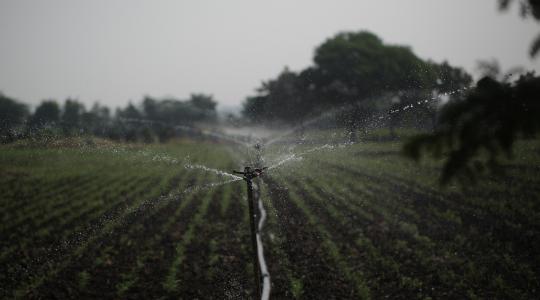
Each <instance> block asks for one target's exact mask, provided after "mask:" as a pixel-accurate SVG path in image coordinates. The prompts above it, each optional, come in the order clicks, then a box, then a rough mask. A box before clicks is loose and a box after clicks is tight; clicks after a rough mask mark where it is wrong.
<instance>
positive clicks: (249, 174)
mask: <svg viewBox="0 0 540 300" xmlns="http://www.w3.org/2000/svg"><path fill="white" fill-rule="evenodd" d="M266 169H267V168H266V167H264V168H254V169H252V168H251V167H244V172H240V171H233V173H235V174H240V175H243V176H242V177H243V178H244V180H245V181H246V184H247V194H248V207H249V225H250V227H251V246H252V247H253V274H254V275H255V288H256V293H257V296H258V298H260V296H261V277H262V276H261V271H260V267H259V260H258V258H257V232H258V229H257V227H256V226H255V224H256V223H255V219H256V215H255V209H254V206H253V182H252V180H253V178H257V177H259V176H261V175H262V174H263V172H264V170H266Z"/></svg>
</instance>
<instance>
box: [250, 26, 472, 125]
mask: <svg viewBox="0 0 540 300" xmlns="http://www.w3.org/2000/svg"><path fill="white" fill-rule="evenodd" d="M313 60H314V65H313V66H310V67H308V68H306V69H304V70H302V71H300V72H298V73H296V72H292V71H289V70H288V69H287V68H285V70H283V72H281V73H280V74H279V75H278V77H277V78H276V79H272V80H269V81H266V82H263V83H262V86H261V87H260V88H258V89H257V92H258V93H257V95H255V96H252V97H248V98H247V99H246V101H245V102H244V107H243V111H242V113H243V115H244V116H245V117H247V118H249V119H250V120H251V121H254V122H264V121H272V122H275V121H281V122H285V123H289V124H296V125H297V124H301V123H302V122H303V121H304V120H305V119H306V118H307V117H309V116H312V115H317V114H319V113H321V112H324V111H326V110H328V109H336V108H339V107H342V113H341V114H340V115H339V116H338V117H337V119H338V123H339V124H340V125H342V126H347V127H349V128H350V129H351V131H353V130H355V129H356V128H357V127H365V126H366V125H367V122H369V118H370V117H371V116H372V115H373V114H374V113H375V112H380V111H382V110H388V109H391V105H390V101H389V100H390V99H391V98H392V97H398V100H399V101H398V102H399V104H400V105H401V106H404V105H406V104H408V102H411V103H414V102H416V101H418V99H419V98H418V97H419V96H422V97H424V98H425V95H429V97H431V94H432V93H433V92H437V93H444V92H449V91H452V90H455V89H458V88H462V87H464V86H468V84H469V83H470V82H471V77H470V76H469V75H468V74H467V73H466V72H465V71H463V70H462V69H459V68H454V67H452V66H450V65H449V64H448V63H447V62H443V63H442V64H437V63H434V62H430V61H424V60H422V59H420V58H418V57H417V56H416V55H415V54H414V53H413V52H412V51H411V49H410V48H408V47H405V46H397V45H388V44H384V43H383V42H382V40H381V39H379V38H378V37H377V36H376V35H374V34H372V33H369V32H365V31H360V32H344V33H339V34H337V35H336V36H334V37H332V38H330V39H328V40H326V41H325V42H324V43H322V44H321V45H320V46H318V47H317V48H316V50H315V55H314V59H313ZM405 93H409V94H410V95H408V96H407V95H405ZM413 93H414V94H415V97H412V94H413ZM434 114H435V111H434V109H433V108H430V109H429V110H428V111H427V113H426V114H424V115H422V114H420V115H419V116H415V118H416V119H427V120H430V119H431V118H432V116H433V115H434ZM396 118H397V116H396V117H394V121H396V120H397V119H396ZM398 122H399V121H397V122H394V123H398Z"/></svg>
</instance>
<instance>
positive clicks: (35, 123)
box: [30, 100, 60, 129]
mask: <svg viewBox="0 0 540 300" xmlns="http://www.w3.org/2000/svg"><path fill="white" fill-rule="evenodd" d="M59 122H60V105H58V103H57V102H56V101H54V100H45V101H42V102H41V104H40V105H39V106H38V107H37V108H36V111H35V112H34V114H33V115H32V117H31V119H30V127H31V128H32V129H39V128H42V127H43V126H46V125H56V124H58V123H59Z"/></svg>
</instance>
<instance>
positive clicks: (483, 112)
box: [404, 73, 540, 184]
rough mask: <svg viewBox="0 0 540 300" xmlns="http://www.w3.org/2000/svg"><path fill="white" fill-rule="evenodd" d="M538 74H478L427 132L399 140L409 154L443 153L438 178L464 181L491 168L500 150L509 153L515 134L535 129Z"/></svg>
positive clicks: (539, 109) (538, 124)
mask: <svg viewBox="0 0 540 300" xmlns="http://www.w3.org/2000/svg"><path fill="white" fill-rule="evenodd" d="M538 116H540V77H536V76H534V75H533V74H532V73H529V74H526V75H522V76H521V77H520V78H519V79H518V80H517V81H516V82H515V83H513V84H510V83H507V82H499V81H497V80H495V79H493V78H490V77H484V78H483V79H481V80H480V81H478V84H477V86H476V88H475V89H473V90H472V91H471V92H470V93H469V94H468V95H467V97H466V98H465V99H464V100H456V101H453V102H452V103H449V104H447V105H446V107H445V108H444V110H443V111H442V113H441V116H440V118H439V121H438V124H437V129H436V130H435V131H434V132H433V133H429V134H423V135H419V136H416V137H414V138H413V139H411V140H410V141H408V142H407V143H406V144H405V146H404V152H405V154H406V155H408V156H409V157H412V158H414V159H416V160H418V159H420V157H421V155H422V153H423V152H427V153H430V154H432V155H433V156H435V157H436V158H441V157H445V161H444V166H443V171H442V175H441V183H442V184H445V183H448V182H449V181H450V180H451V179H454V178H457V179H461V180H466V181H468V182H470V181H471V180H474V179H475V177H476V175H477V174H478V173H481V172H483V171H484V170H491V171H497V170H498V169H499V160H500V156H501V155H506V157H508V158H511V155H512V146H513V144H514V142H515V141H516V139H518V138H523V137H533V136H534V135H535V134H536V133H537V132H538V131H539V130H540V118H539V117H538Z"/></svg>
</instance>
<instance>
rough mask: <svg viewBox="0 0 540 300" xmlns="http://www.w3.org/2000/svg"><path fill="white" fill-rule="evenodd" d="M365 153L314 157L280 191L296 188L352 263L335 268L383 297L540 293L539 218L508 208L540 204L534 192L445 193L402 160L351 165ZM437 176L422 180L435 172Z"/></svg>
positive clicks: (286, 177) (286, 175) (295, 198)
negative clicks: (354, 275)
mask: <svg viewBox="0 0 540 300" xmlns="http://www.w3.org/2000/svg"><path fill="white" fill-rule="evenodd" d="M343 152H347V153H346V154H344V153H343ZM361 152H365V150H364V149H362V145H358V146H353V147H349V148H347V149H344V150H343V151H342V152H340V151H332V153H331V154H330V153H322V154H317V155H313V156H312V157H306V158H305V159H304V160H303V161H302V162H301V163H298V164H297V165H293V166H292V167H290V168H288V170H287V172H280V171H279V170H278V171H277V173H276V174H275V177H276V178H281V179H277V180H276V181H278V182H281V184H279V185H278V186H276V187H274V190H278V189H282V190H283V189H284V188H285V187H287V188H288V190H287V191H286V192H284V193H286V194H287V197H286V198H287V199H288V201H291V202H292V203H295V204H296V206H297V207H301V208H302V207H303V209H301V210H300V211H299V212H298V213H302V214H304V217H306V218H308V220H309V219H312V220H317V221H318V222H319V223H320V224H319V225H317V224H315V222H312V223H313V224H312V226H313V228H314V229H317V230H318V231H319V234H320V236H322V237H323V238H324V239H325V240H326V239H328V240H330V242H332V243H333V244H334V245H336V249H337V250H338V251H337V252H338V254H339V255H340V256H341V257H346V258H347V261H348V264H349V266H348V267H346V268H343V267H341V266H340V265H339V263H334V265H337V266H340V268H341V269H342V272H343V273H345V274H346V273H347V269H349V270H350V269H352V270H355V271H356V270H357V271H358V272H360V274H361V276H359V277H361V278H362V280H363V281H364V282H365V283H366V286H367V287H368V289H369V290H370V291H371V294H372V295H373V296H374V297H375V298H379V297H392V298H396V297H397V298H399V297H404V298H417V297H458V298H461V297H466V298H467V297H472V298H474V297H477V296H478V297H488V298H489V297H512V298H515V297H517V298H523V297H525V298H526V297H528V296H530V295H532V294H533V293H534V290H535V289H536V290H537V289H538V287H537V285H538V282H537V281H536V278H537V277H538V274H537V271H536V270H538V266H539V264H538V262H539V260H538V256H537V254H535V253H534V250H533V249H538V246H539V245H538V242H539V241H538V239H537V238H536V239H535V238H534V236H535V235H536V233H537V232H539V231H538V228H539V227H538V221H537V220H538V219H536V221H534V220H535V219H534V218H533V217H534V216H535V211H538V210H537V209H535V210H531V211H530V212H528V213H527V212H526V211H524V210H523V209H520V208H518V207H514V206H512V205H509V204H510V203H512V202H514V204H515V202H518V203H523V204H524V205H525V206H526V207H531V205H533V206H534V205H535V204H534V201H535V200H534V199H535V198H534V197H532V195H534V194H536V195H537V192H536V191H535V190H534V189H535V188H534V187H532V188H531V187H530V186H526V185H521V186H520V187H515V186H514V187H512V188H509V189H507V190H506V191H505V192H504V193H503V192H502V191H503V190H504V188H501V187H504V186H507V184H506V183H505V182H501V181H499V182H495V183H491V184H495V185H497V186H496V187H490V186H489V184H488V185H487V187H483V188H480V189H475V191H474V192H471V191H461V190H458V189H456V188H451V189H449V190H446V191H445V190H440V189H439V188H438V187H437V186H436V185H435V183H434V180H433V178H432V179H431V180H422V176H413V175H412V174H411V173H410V172H411V169H410V167H408V166H407V165H408V164H409V162H408V161H404V160H403V159H402V158H400V157H399V156H398V155H386V154H385V155H383V156H382V157H381V158H374V157H373V156H370V157H369V158H366V157H364V156H362V155H360V154H359V155H357V156H353V157H354V158H353V159H351V156H350V155H351V153H361ZM389 153H391V152H390V151H389ZM422 168H424V167H422ZM432 168H433V167H432V166H429V168H428V170H425V171H424V170H423V169H422V170H419V169H418V167H417V169H416V170H414V173H420V174H430V173H436V172H434V171H433V169H432ZM320 170H324V173H323V172H320ZM510 176H511V175H510ZM418 177H419V178H420V179H417V178H418ZM538 179H539V178H537V177H536V178H534V177H528V180H529V181H535V182H537V181H538ZM491 180H496V179H491ZM280 186H281V187H280ZM527 195H530V196H531V197H529V198H527ZM523 196H525V198H524V197H523ZM531 202H533V203H531ZM292 203H291V205H292ZM497 203H498V205H496V204H497ZM501 203H503V204H504V203H507V205H501ZM514 208H515V209H514ZM525 215H526V216H525ZM290 218H298V216H290ZM501 220H504V222H502V221H501ZM321 226H322V228H319V227H321ZM523 228H528V231H526V232H524V231H523ZM535 232H536V233H535ZM300 235H301V234H299V236H300ZM291 238H293V237H291ZM325 243H329V242H324V243H322V245H325ZM327 248H328V249H331V247H327ZM328 251H329V252H331V250H328ZM336 257H338V255H336ZM314 261H316V259H314ZM515 278H520V280H519V281H516V280H515ZM348 288H349V289H350V290H353V289H354V283H352V282H350V283H349V284H348Z"/></svg>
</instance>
